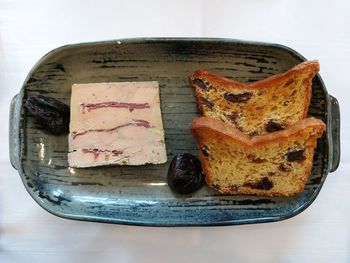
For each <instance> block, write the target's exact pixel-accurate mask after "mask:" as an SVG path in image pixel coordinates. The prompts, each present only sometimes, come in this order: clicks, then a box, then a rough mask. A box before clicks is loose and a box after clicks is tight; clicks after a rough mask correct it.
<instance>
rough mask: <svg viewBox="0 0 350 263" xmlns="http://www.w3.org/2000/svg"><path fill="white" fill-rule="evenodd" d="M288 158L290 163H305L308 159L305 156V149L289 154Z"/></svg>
mask: <svg viewBox="0 0 350 263" xmlns="http://www.w3.org/2000/svg"><path fill="white" fill-rule="evenodd" d="M286 158H287V161H288V162H301V161H304V160H305V159H306V157H305V155H304V149H301V150H294V151H290V152H287V154H286Z"/></svg>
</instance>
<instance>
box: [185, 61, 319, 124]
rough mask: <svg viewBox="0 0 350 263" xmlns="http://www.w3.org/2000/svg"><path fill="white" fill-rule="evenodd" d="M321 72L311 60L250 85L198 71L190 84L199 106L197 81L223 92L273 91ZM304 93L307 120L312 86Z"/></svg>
mask: <svg viewBox="0 0 350 263" xmlns="http://www.w3.org/2000/svg"><path fill="white" fill-rule="evenodd" d="M319 70H320V65H319V63H318V61H317V60H310V61H305V62H302V63H300V64H298V65H296V66H294V67H293V68H291V69H289V70H288V71H286V72H284V73H281V74H276V75H273V76H270V77H267V78H266V79H262V80H258V81H256V82H253V83H248V84H246V83H241V82H238V81H234V80H231V79H227V78H224V77H221V76H218V75H216V74H213V73H210V72H208V71H206V70H197V71H195V72H194V73H193V74H192V75H191V76H190V77H189V83H190V85H191V86H192V87H193V88H194V92H195V97H196V103H197V105H200V104H201V101H200V93H199V90H198V89H197V88H196V85H195V83H194V81H195V80H196V79H202V80H205V81H207V82H208V83H210V84H212V85H214V86H217V87H219V88H220V89H221V90H224V91H228V92H230V91H232V90H239V89H244V90H252V91H254V90H256V91H258V90H263V89H269V88H270V89H273V88H274V87H276V86H277V84H278V83H281V82H284V81H286V80H288V79H293V78H295V77H297V76H300V75H301V74H308V77H307V78H305V82H309V81H311V80H312V78H313V77H314V76H315V75H316V73H317V72H318V71H319ZM304 92H305V97H304V101H303V113H302V118H305V117H306V116H307V112H308V108H309V104H310V99H311V92H312V86H311V85H305V91H304ZM198 108H199V107H198Z"/></svg>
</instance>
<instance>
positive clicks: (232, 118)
mask: <svg viewBox="0 0 350 263" xmlns="http://www.w3.org/2000/svg"><path fill="white" fill-rule="evenodd" d="M226 117H227V118H228V119H229V120H230V121H231V122H232V123H233V124H236V123H237V119H238V117H239V115H238V113H237V112H234V113H231V114H227V115H226Z"/></svg>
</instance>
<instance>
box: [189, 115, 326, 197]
mask: <svg viewBox="0 0 350 263" xmlns="http://www.w3.org/2000/svg"><path fill="white" fill-rule="evenodd" d="M190 129H191V133H192V134H193V136H194V137H195V138H196V139H197V142H198V148H200V145H201V141H202V138H203V136H207V133H208V131H212V132H214V134H215V140H220V141H221V140H225V141H228V142H232V141H234V142H235V143H236V144H239V145H240V146H241V147H242V148H246V149H248V150H249V149H251V148H255V147H259V146H262V145H268V144H269V143H275V142H278V141H280V142H281V141H288V140H289V139H290V137H292V136H294V135H297V134H298V133H301V132H302V131H303V130H304V129H311V130H312V133H311V134H312V137H313V138H319V137H320V136H321V135H322V134H323V132H324V131H325V129H326V125H325V124H324V122H323V121H321V120H319V119H316V118H307V119H303V120H300V121H298V122H297V123H295V124H293V125H291V126H290V127H289V128H287V129H285V130H282V131H276V132H273V133H271V134H266V135H262V136H257V137H253V138H251V137H249V136H248V135H246V134H244V133H242V132H241V131H240V130H238V129H237V128H235V127H233V126H230V125H228V124H226V123H224V122H223V121H219V120H216V119H214V118H210V117H200V118H197V119H195V120H194V121H193V122H192V123H191V126H190ZM212 139H213V140H214V138H212ZM316 142H317V140H316V139H315V140H314V141H313V143H312V144H311V145H310V147H311V149H312V152H311V155H312V156H313V153H314V152H313V151H314V148H315V146H316ZM199 159H200V161H201V163H202V168H203V170H204V172H205V174H206V178H205V180H206V182H207V184H208V185H209V186H210V187H212V188H214V189H216V190H218V191H219V192H221V193H224V194H249V195H261V196H291V195H295V194H297V193H299V192H301V191H303V189H304V186H305V184H306V182H307V180H308V177H309V175H310V172H311V169H312V158H311V160H308V164H307V166H305V172H304V174H303V175H302V177H301V181H300V183H299V185H298V189H297V190H295V191H293V192H276V191H270V190H260V189H251V188H249V187H239V188H237V189H229V188H224V187H221V186H218V185H215V184H213V182H212V175H211V173H210V169H209V163H208V161H207V158H206V157H205V156H204V154H203V153H202V151H199Z"/></svg>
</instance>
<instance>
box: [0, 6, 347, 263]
mask: <svg viewBox="0 0 350 263" xmlns="http://www.w3.org/2000/svg"><path fill="white" fill-rule="evenodd" d="M349 3H350V2H349V1H347V0H343V1H341V0H340V1H337V0H333V1H321V0H318V1H317V0H315V1H302V0H300V1H283V0H247V1H225V0H223V1H218V0H216V1H209V0H208V1H197V0H192V1H185V0H184V1H131V0H130V1H102V0H101V1H68V0H65V1H24V0H23V1H19V0H0V121H1V128H0V262H152V263H153V262H213V261H214V262H350V176H349V175H350V140H349V138H350V132H349V131H350V127H349V125H350V121H349V120H350V118H349V115H350V106H349V105H350V92H349V90H350V82H349V70H350V4H349ZM140 36H187V37H227V38H236V39H244V40H256V41H267V42H277V43H281V44H284V45H287V46H289V47H291V48H293V49H295V50H297V51H298V52H299V53H301V54H302V55H304V56H305V57H306V58H308V59H318V60H319V61H320V64H321V72H320V73H321V76H322V78H323V80H324V82H325V84H326V86H327V89H328V91H329V93H330V94H332V95H334V96H335V97H336V98H338V100H339V103H340V105H341V113H342V120H341V121H342V127H341V142H342V157H341V163H340V166H339V168H338V170H337V171H336V172H334V173H332V174H329V176H328V178H327V180H326V182H325V184H324V186H323V188H322V190H321V193H320V194H319V196H318V197H317V199H316V201H315V202H314V203H313V204H312V205H311V206H310V207H309V208H308V209H307V210H306V211H304V212H303V213H301V214H300V215H298V216H296V217H294V218H292V219H289V220H286V221H282V222H278V223H269V224H256V225H244V226H229V227H212V228H198V227H197V228H149V227H133V226H120V225H109V224H99V223H88V222H78V221H71V220H66V219H61V218H58V217H55V216H53V215H51V214H49V213H48V212H46V211H44V210H43V209H42V208H41V207H39V205H37V204H36V203H35V202H34V200H33V199H32V198H31V197H30V196H29V195H28V193H27V192H26V190H25V188H24V186H23V184H22V182H21V179H20V177H19V175H18V173H17V171H15V170H14V169H13V168H12V167H11V165H10V163H9V158H8V113H9V104H10V100H11V98H12V97H13V96H14V95H15V94H16V93H18V91H19V90H20V88H21V85H22V83H23V81H24V79H25V77H26V75H27V73H28V72H29V70H30V69H31V67H32V66H33V65H34V64H35V63H36V62H37V60H38V59H39V58H40V57H42V56H43V55H44V54H45V53H47V52H48V51H50V50H51V49H53V48H56V47H58V46H61V45H65V44H68V43H78V42H84V41H96V40H108V39H118V38H126V37H140Z"/></svg>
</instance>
